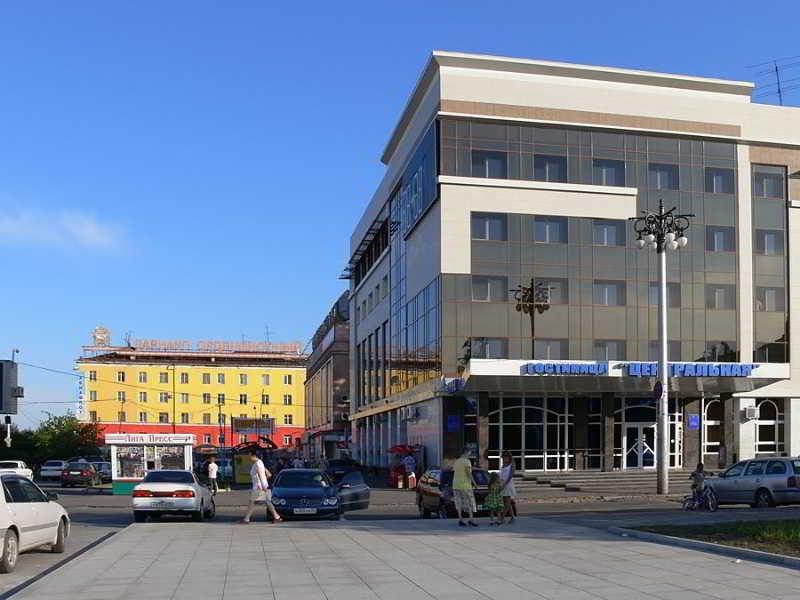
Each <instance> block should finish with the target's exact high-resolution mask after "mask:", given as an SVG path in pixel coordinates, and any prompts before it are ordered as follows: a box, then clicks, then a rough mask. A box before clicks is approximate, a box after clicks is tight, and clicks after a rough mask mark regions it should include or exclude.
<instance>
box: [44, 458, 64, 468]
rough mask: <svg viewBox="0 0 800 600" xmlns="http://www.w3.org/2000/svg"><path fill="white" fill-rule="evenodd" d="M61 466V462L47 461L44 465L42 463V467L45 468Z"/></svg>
mask: <svg viewBox="0 0 800 600" xmlns="http://www.w3.org/2000/svg"><path fill="white" fill-rule="evenodd" d="M63 464H64V462H63V461H61V460H48V461H47V462H46V463H44V466H45V467H60V466H61V465H63Z"/></svg>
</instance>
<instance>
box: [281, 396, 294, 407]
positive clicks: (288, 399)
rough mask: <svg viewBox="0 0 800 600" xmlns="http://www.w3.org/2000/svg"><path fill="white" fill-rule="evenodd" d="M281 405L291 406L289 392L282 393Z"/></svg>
mask: <svg viewBox="0 0 800 600" xmlns="http://www.w3.org/2000/svg"><path fill="white" fill-rule="evenodd" d="M283 405H284V406H291V405H292V395H291V394H284V395H283Z"/></svg>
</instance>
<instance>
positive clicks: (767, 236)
mask: <svg viewBox="0 0 800 600" xmlns="http://www.w3.org/2000/svg"><path fill="white" fill-rule="evenodd" d="M753 252H755V253H756V254H764V255H766V256H782V255H783V231H778V230H775V229H756V230H755V233H754V240H753Z"/></svg>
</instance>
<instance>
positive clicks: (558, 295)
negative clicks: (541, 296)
mask: <svg viewBox="0 0 800 600" xmlns="http://www.w3.org/2000/svg"><path fill="white" fill-rule="evenodd" d="M534 286H535V287H539V288H541V289H543V290H545V292H546V302H547V303H548V304H569V282H568V280H566V279H555V278H550V279H542V278H539V277H537V278H536V280H535V281H534Z"/></svg>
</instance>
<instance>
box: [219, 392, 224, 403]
mask: <svg viewBox="0 0 800 600" xmlns="http://www.w3.org/2000/svg"><path fill="white" fill-rule="evenodd" d="M217 404H225V394H217Z"/></svg>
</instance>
